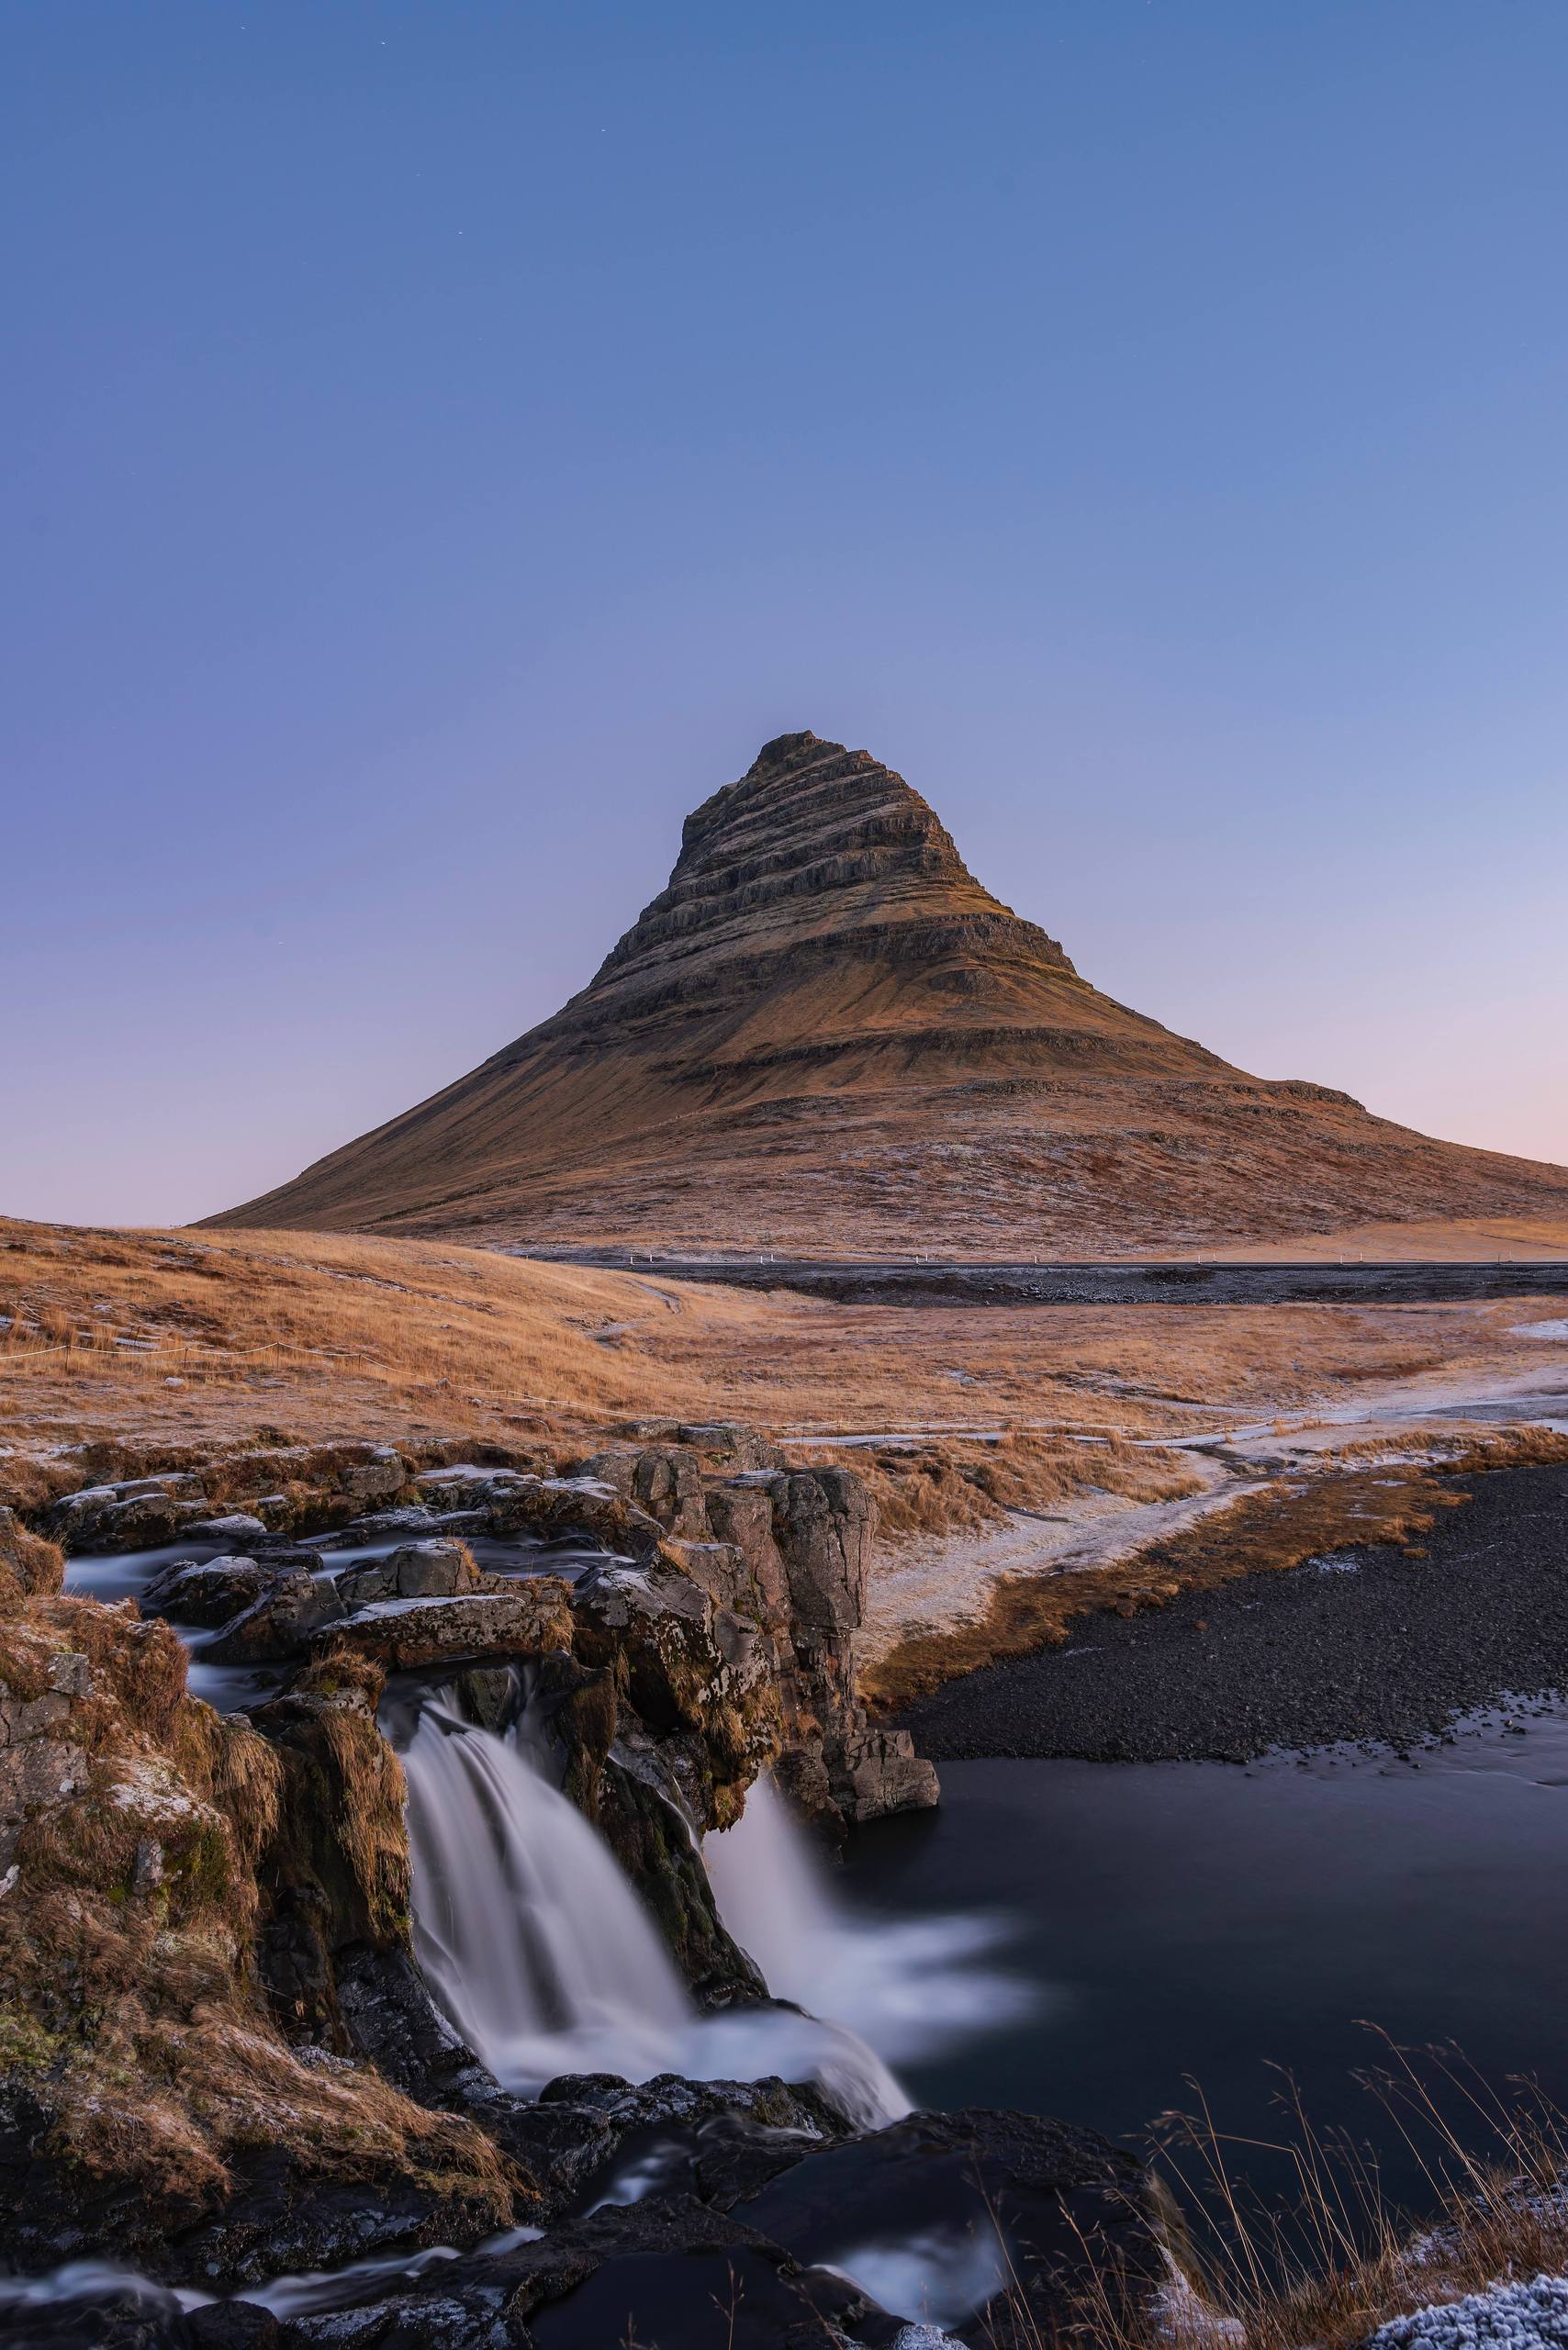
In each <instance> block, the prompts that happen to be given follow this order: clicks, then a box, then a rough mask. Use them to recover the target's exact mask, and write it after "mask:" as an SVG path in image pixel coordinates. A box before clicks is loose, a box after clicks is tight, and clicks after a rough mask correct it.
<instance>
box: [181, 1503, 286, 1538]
mask: <svg viewBox="0 0 1568 2350" xmlns="http://www.w3.org/2000/svg"><path fill="white" fill-rule="evenodd" d="M270 1530H271V1529H270V1528H269V1527H268V1526H267V1524H266V1521H265V1519H264V1518H261V1517H257V1516H253V1515H252V1512H251V1511H249V1510H243V1509H236V1510H230V1511H228V1512H227V1513H226V1514H225V1515H224V1516H221V1517H197V1518H193V1519H192V1520H191V1522H190V1524H189V1525H188V1526H186V1527H185V1528H184V1533H185V1536H186V1537H188V1538H189V1539H190V1540H192V1541H193V1542H234V1543H241V1542H263V1541H264V1540H265V1539H266V1537H267V1535H268V1533H269V1531H270Z"/></svg>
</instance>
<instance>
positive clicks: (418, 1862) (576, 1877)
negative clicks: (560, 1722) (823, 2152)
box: [403, 1693, 909, 2127]
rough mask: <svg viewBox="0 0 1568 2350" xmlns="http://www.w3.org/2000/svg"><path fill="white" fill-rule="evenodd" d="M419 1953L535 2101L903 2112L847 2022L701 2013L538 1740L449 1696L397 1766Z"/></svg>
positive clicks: (419, 1727) (431, 1703)
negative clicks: (681, 2082)
mask: <svg viewBox="0 0 1568 2350" xmlns="http://www.w3.org/2000/svg"><path fill="white" fill-rule="evenodd" d="M403 1767H404V1770H405V1772H406V1773H407V1774H408V1782H409V1852H410V1855H411V1858H412V1862H413V1897H412V1906H413V1918H414V1948H415V1954H416V1956H417V1957H418V1959H419V1962H420V1968H421V1969H422V1971H423V1973H424V1976H425V1979H426V1981H427V1982H428V1983H429V1985H430V1986H431V1991H432V1992H433V1994H434V1995H435V1997H436V1998H437V1999H438V2000H439V2001H440V2003H441V2005H442V2008H443V2009H445V2010H446V2012H447V2014H448V2015H449V2016H450V2017H451V2019H452V2021H453V2023H454V2025H455V2026H456V2028H457V2030H458V2031H460V2032H461V2033H462V2034H463V2036H464V2038H465V2040H466V2041H467V2042H468V2043H469V2045H470V2046H471V2047H472V2048H473V2049H474V2050H475V2052H476V2054H477V2055H479V2056H480V2057H482V2058H483V2060H484V2062H485V2064H486V2065H487V2066H488V2068H489V2069H490V2071H491V2072H492V2073H494V2075H495V2076H496V2078H497V2079H498V2081H500V2082H501V2083H503V2085H504V2086H505V2087H508V2088H511V2089H515V2090H517V2091H519V2092H521V2093H522V2094H524V2095H528V2096H533V2095H536V2094H537V2093H538V2091H539V2090H540V2089H541V2088H543V2086H544V2084H545V2083H546V2082H547V2081H551V2080H554V2079H555V2078H556V2077H557V2076H559V2075H561V2074H563V2073H589V2072H594V2073H619V2074H621V2075H622V2076H624V2077H625V2078H626V2079H628V2080H634V2081H642V2080H648V2079H651V2078H652V2077H653V2076H654V2075H655V2074H656V2073H663V2072H674V2073H682V2074H685V2075H686V2076H688V2077H689V2079H693V2080H736V2079H739V2080H754V2079H757V2078H760V2077H761V2076H763V2075H765V2074H773V2073H777V2074H779V2075H781V2076H783V2078H784V2079H786V2080H795V2081H800V2080H815V2081H817V2082H818V2083H819V2084H820V2085H821V2086H822V2087H823V2089H824V2090H825V2091H826V2092H827V2093H828V2094H829V2095H830V2096H831V2097H832V2098H834V2102H835V2103H836V2104H837V2105H838V2106H839V2107H840V2108H841V2109H843V2110H844V2112H845V2113H846V2115H847V2116H848V2117H849V2118H850V2119H851V2120H852V2121H855V2122H857V2124H859V2125H860V2126H862V2127H866V2126H870V2127H875V2126H877V2125H879V2124H880V2123H882V2122H884V2121H892V2120H894V2119H896V2118H897V2116H898V2115H900V2114H902V2113H907V2112H908V2111H909V2099H908V2098H906V2097H905V2096H904V2094H903V2092H902V2089H901V2088H900V2087H899V2085H898V2083H897V2082H896V2081H895V2080H894V2078H893V2076H892V2075H891V2074H890V2072H889V2071H888V2068H887V2066H886V2065H885V2064H883V2062H882V2061H881V2059H880V2057H879V2055H877V2054H875V2053H873V2052H872V2050H871V2049H870V2048H869V2047H868V2046H867V2045H866V2043H865V2042H864V2041H863V2040H861V2039H860V2038H859V2037H858V2035H857V2033H856V2032H854V2031H851V2030H849V2029H847V2028H846V2026H845V2025H844V2024H842V2023H839V2022H828V2021H819V2020H817V2019H816V2018H815V2017H813V2016H806V2015H796V2014H793V2013H791V2012H790V2010H789V2009H755V2008H753V2009H732V2010H730V2011H728V2012H726V2013H722V2014H719V2015H713V2016H704V2015H701V2014H700V2013H699V2011H698V2009H697V2007H696V2005H695V2003H694V2002H693V2000H692V1998H691V1997H690V1994H689V1991H688V1990H687V1987H686V1986H685V1984H684V1983H683V1982H682V1981H681V1979H680V1976H679V1975H678V1973H677V1972H676V1968H675V1964H674V1962H673V1961H672V1959H671V1958H670V1955H669V1953H668V1952H667V1950H666V1947H665V1944H664V1942H663V1940H662V1939H661V1937H660V1935H659V1933H658V1931H657V1930H656V1928H655V1925H654V1923H653V1920H652V1919H651V1918H650V1917H649V1915H648V1913H647V1911H646V1910H645V1909H644V1907H643V1904H642V1902H641V1901H640V1900H639V1898H638V1897H637V1894H636V1891H635V1889H634V1888H633V1885H632V1883H631V1881H630V1879H629V1878H628V1877H626V1876H625V1875H624V1874H622V1871H621V1869H620V1867H619V1866H618V1864H617V1863H616V1862H615V1860H614V1858H613V1857H612V1855H611V1854H610V1851H609V1849H608V1847H607V1846H606V1845H605V1844H604V1843H603V1842H602V1841H600V1839H599V1836H598V1835H597V1834H596V1833H595V1831H594V1830H593V1829H592V1828H591V1827H590V1826H589V1824H588V1821H587V1820H586V1819H585V1818H583V1816H582V1814H581V1813H580V1812H579V1811H577V1809H576V1807H574V1806H573V1805H572V1804H570V1803H568V1802H567V1800H566V1796H563V1795H562V1794H561V1793H560V1792H559V1790H558V1789H557V1788H555V1787H554V1786H553V1785H551V1784H550V1782H549V1779H548V1778H547V1777H546V1776H545V1775H544V1774H543V1770H542V1768H541V1766H540V1760H539V1758H538V1756H537V1755H535V1754H534V1753H533V1752H532V1751H531V1749H530V1746H529V1744H528V1742H527V1740H526V1737H525V1736H524V1737H522V1738H520V1737H519V1735H518V1734H517V1733H516V1732H515V1731H514V1732H513V1733H512V1734H511V1735H510V1736H509V1737H507V1738H505V1739H502V1738H498V1737H497V1736H495V1735H494V1734H493V1733H492V1732H491V1731H489V1730H484V1729H475V1728H473V1727H472V1726H471V1725H470V1724H468V1723H466V1722H465V1721H464V1720H463V1719H462V1718H461V1717H460V1715H459V1714H458V1713H457V1711H456V1710H455V1707H454V1703H453V1701H452V1699H451V1697H450V1695H448V1694H444V1693H443V1694H442V1695H436V1696H432V1697H429V1698H427V1699H426V1700H425V1702H424V1704H423V1705H422V1706H421V1707H420V1712H419V1716H418V1719H417V1721H416V1723H415V1726H414V1730H413V1735H412V1737H411V1738H410V1739H409V1741H408V1743H407V1745H406V1747H405V1748H404V1751H403Z"/></svg>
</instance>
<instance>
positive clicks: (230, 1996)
mask: <svg viewBox="0 0 1568 2350" xmlns="http://www.w3.org/2000/svg"><path fill="white" fill-rule="evenodd" d="M326 1702H327V1701H323V1713H325V1704H326ZM341 1710H342V1712H343V1715H344V1718H345V1721H346V1714H347V1710H348V1709H347V1708H342V1709H341ZM0 1723H3V1725H4V1738H5V1745H4V1747H0V1849H3V1850H4V1851H5V1852H6V1854H7V1856H8V1857H7V1859H6V1864H5V1869H4V1873H3V1874H0V1884H3V1886H4V1892H3V1895H0V2013H3V2016H4V2031H3V2035H0V2210H3V2212H4V2214H5V2219H4V2248H5V2252H6V2256H7V2258H8V2259H10V2260H14V2261H17V2262H19V2263H20V2264H21V2265H23V2266H26V2267H29V2268H30V2267H39V2266H50V2265H52V2264H53V2263H54V2262H57V2261H60V2260H62V2259H70V2258H73V2257H78V2256H88V2255H91V2256H96V2257H102V2256H104V2255H113V2256H117V2257H118V2258H120V2259H122V2260H128V2261H129V2262H131V2263H132V2264H133V2265H136V2266H142V2267H145V2268H148V2269H150V2270H151V2271H153V2272H155V2273H156V2274H159V2275H162V2276H165V2277H167V2276H171V2275H174V2276H184V2277H191V2278H200V2279H202V2280H203V2281H204V2282H210V2281H212V2280H217V2281H218V2282H219V2283H225V2282H227V2283H230V2284H237V2283H241V2282H243V2281H244V2280H245V2279H246V2278H247V2277H251V2278H254V2277H261V2276H263V2275H270V2274H274V2273H275V2272H276V2270H277V2269H278V2268H279V2267H285V2268H286V2267H290V2266H317V2265H320V2264H322V2263H323V2262H335V2261H340V2260H342V2259H344V2258H349V2257H353V2256H354V2255H356V2254H358V2253H360V2252H362V2251H363V2250H365V2249H368V2248H370V2246H372V2245H373V2244H375V2243H376V2242H377V2241H380V2242H383V2243H386V2242H397V2241H423V2242H426V2243H433V2242H440V2241H444V2240H450V2239H451V2237H452V2234H453V2232H454V2229H455V2230H458V2231H461V2232H462V2233H464V2235H465V2237H471V2236H472V2233H473V2232H474V2231H475V2230H476V2228H479V2229H483V2228H485V2227H487V2226H495V2225H500V2224H504V2223H505V2222H506V2221H508V2219H509V2218H510V2217H511V2216H512V2215H514V2214H516V2215H519V2216H521V2215H522V2214H523V2213H524V2212H532V2211H533V2210H537V2209H538V2208H539V2199H538V2197H537V2196H536V2195H535V2194H534V2192H533V2190H532V2187H531V2186H530V2184H529V2182H528V2180H527V2178H526V2177H525V2175H524V2173H523V2171H522V2170H521V2168H520V2167H519V2166H518V2165H516V2164H515V2163H512V2162H510V2160H509V2159H508V2158H506V2157H504V2156H502V2155H501V2154H500V2153H499V2151H498V2148H497V2147H496V2145H495V2144H494V2143H492V2142H491V2141H490V2140H489V2139H487V2137H486V2136H485V2135H484V2134H483V2133H482V2132H480V2131H479V2130H477V2129H476V2127H475V2126H474V2125H473V2124H472V2123H471V2122H468V2121H464V2120H461V2119H460V2118H458V2117H456V2116H453V2115H440V2116H438V2115H435V2114H433V2113H431V2112H430V2111H428V2110H427V2109H425V2108H423V2107H421V2106H420V2104H418V2103H417V2102H416V2101H414V2100H412V2099H409V2098H407V2097H405V2096H403V2095H402V2094H401V2093H399V2092H398V2091H397V2090H396V2089H395V2088H393V2087H391V2086H390V2085H389V2084H388V2083H386V2081H385V2080H383V2079H381V2078H379V2077H378V2076H376V2075H375V2074H374V2073H373V2072H371V2071H370V2070H369V2068H368V2067H366V2066H365V2065H363V2064H360V2063H356V2062H354V2061H353V2060H352V2059H350V2058H349V2057H347V2056H346V2055H342V2056H338V2055H333V2054H331V2053H329V2051H328V2050H326V2049H324V2048H321V2047H320V2046H319V2045H318V2046H317V2047H316V2048H315V2050H314V2052H313V2053H312V2052H310V2051H308V2050H304V2049H299V2050H297V2049H295V2048H292V2047H291V2046H290V2044H289V2042H288V2040H287V2038H286V2035H285V2032H284V2031H282V2030H281V2029H280V2021H279V2017H278V2014H277V2011H276V2010H275V2009H274V2008H272V2007H271V2006H270V2005H269V2003H268V2001H267V1999H266V1997H264V1996H263V1990H262V1987H261V1981H260V1977H259V1975H258V1973H257V1971H256V1966H255V1960H256V1957H257V1955H258V1953H259V1952H260V1950H261V1948H262V1945H263V1928H264V1926H265V1923H266V1921H267V1917H268V1913H269V1909H270V1897H269V1893H268V1889H267V1885H266V1882H265V1880H266V1878H267V1876H268V1874H269V1872H273V1873H275V1872H276V1871H277V1870H279V1869H280V1868H281V1867H282V1866H283V1863H284V1856H285V1855H292V1856H293V1864H294V1865H295V1867H296V1871H297V1886H298V1889H299V1891H300V1894H301V1897H302V1898H303V1899H305V1900H306V1902H307V1906H308V1907H309V1908H312V1909H313V1910H314V1911H315V1912H316V1913H317V1914H319V1916H320V1917H321V1918H323V1919H326V1920H327V1921H328V1925H329V1927H330V1930H331V1931H332V1932H336V1933H341V1934H347V1935H352V1936H354V1937H356V1938H357V1939H359V1940H362V1941H363V1940H364V1939H365V1938H367V1937H369V1936H371V1935H374V1934H382V1935H386V1934H391V1935H394V1936H395V1935H396V1934H397V1933H398V1931H399V1930H401V1928H400V1922H399V1912H398V1882H397V1853H398V1852H403V1854H404V1863H403V1864H404V1867H405V1868H406V1846H405V1845H404V1841H403V1829H402V1816H401V1807H400V1800H399V1801H398V1802H395V1803H390V1804H388V1803H386V1802H384V1803H383V1804H382V1806H381V1809H380V1813H379V1815H377V1813H376V1811H375V1806H374V1805H373V1804H372V1803H370V1802H369V1801H368V1799H367V1796H366V1789H367V1787H368V1786H370V1785H372V1784H373V1782H374V1780H375V1774H376V1773H377V1772H378V1771H379V1772H382V1773H385V1772H386V1768H387V1766H388V1765H390V1770H391V1773H392V1774H395V1775H396V1774H397V1765H396V1762H395V1761H394V1760H393V1759H392V1758H391V1757H390V1756H389V1755H388V1754H387V1752H386V1748H385V1745H384V1742H383V1741H382V1740H380V1738H379V1736H378V1734H377V1733H376V1731H375V1722H374V1718H373V1716H372V1715H371V1714H370V1713H369V1711H368V1710H366V1709H365V1707H364V1703H363V1701H362V1703H361V1705H360V1707H359V1710H358V1715H357V1719H356V1721H355V1722H354V1724H353V1727H352V1728H349V1729H346V1731H343V1730H340V1728H339V1725H338V1723H337V1722H336V1721H328V1720H327V1719H325V1718H323V1719H322V1720H321V1721H320V1722H319V1724H318V1725H317V1726H316V1727H315V1729H313V1730H312V1731H311V1732H310V1733H309V1734H307V1733H305V1732H303V1731H301V1732H300V1734H299V1736H298V1738H297V1740H296V1745H297V1751H298V1755H299V1757H300V1758H301V1760H302V1761H306V1762H308V1763H309V1764H310V1766H311V1774H312V1775H310V1776H309V1779H308V1784H303V1783H302V1784H300V1785H298V1786H297V1785H296V1779H297V1773H296V1768H295V1756H294V1755H293V1754H291V1753H288V1752H285V1751H282V1747H281V1745H280V1744H279V1743H274V1742H272V1741H269V1740H267V1739H265V1738H263V1737H262V1736H261V1735H259V1734H258V1733H257V1731H256V1730H255V1729H253V1728H252V1726H251V1725H249V1724H248V1723H245V1722H243V1721H241V1720H233V1721H224V1720H220V1719H219V1718H218V1716H217V1715H215V1714H214V1713H213V1711H212V1710H211V1708H210V1707H207V1706H204V1705H200V1704H197V1703H196V1702H195V1701H194V1700H192V1699H191V1698H190V1697H189V1696H188V1695H186V1694H185V1651H184V1650H183V1648H182V1647H181V1645H180V1643H179V1641H178V1639H176V1638H175V1636H174V1632H173V1631H172V1630H171V1628H169V1627H168V1626H167V1625H166V1624H164V1623H162V1622H159V1621H149V1622H143V1621H142V1620H141V1619H140V1617H138V1615H137V1613H136V1611H135V1609H134V1608H133V1607H131V1606H112V1607H111V1606H101V1605H98V1604H96V1603H95V1602H93V1601H91V1600H77V1599H65V1598H43V1599H39V1598H35V1599H34V1600H32V1601H31V1602H30V1603H29V1604H28V1607H27V1608H26V1610H25V1612H22V1613H20V1614H18V1615H17V1616H15V1617H11V1618H9V1619H7V1620H6V1621H5V1622H4V1623H3V1624H0ZM377 1817H379V1818H381V1819H382V1820H383V1821H385V1823H386V1832H385V1834H381V1835H378V1834H377V1833H376V1832H375V1828H376V1819H377ZM330 1855H335V1857H330ZM329 1863H330V1864H329Z"/></svg>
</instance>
